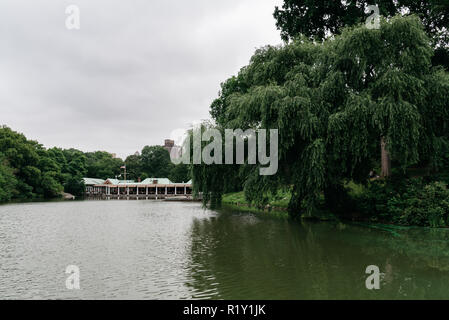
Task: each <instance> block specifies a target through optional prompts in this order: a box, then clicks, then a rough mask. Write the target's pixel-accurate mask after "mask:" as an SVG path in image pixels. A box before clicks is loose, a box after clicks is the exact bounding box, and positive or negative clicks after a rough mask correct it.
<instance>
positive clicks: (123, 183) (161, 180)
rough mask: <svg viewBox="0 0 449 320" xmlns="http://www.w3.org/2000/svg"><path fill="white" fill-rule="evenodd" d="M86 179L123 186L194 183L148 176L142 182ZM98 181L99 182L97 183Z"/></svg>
mask: <svg viewBox="0 0 449 320" xmlns="http://www.w3.org/2000/svg"><path fill="white" fill-rule="evenodd" d="M83 179H84V181H86V180H89V182H90V183H86V182H85V184H86V185H87V184H93V185H104V184H106V181H109V183H110V184H112V185H121V186H126V185H132V186H136V185H150V184H156V183H155V182H157V184H158V185H186V184H192V180H190V181H188V182H186V183H174V182H171V181H170V179H168V178H146V179H145V180H143V181H142V182H136V181H134V180H118V179H111V178H108V179H106V180H102V179H92V178H83ZM95 182H97V183H95Z"/></svg>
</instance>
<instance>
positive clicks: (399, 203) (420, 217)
mask: <svg viewBox="0 0 449 320" xmlns="http://www.w3.org/2000/svg"><path fill="white" fill-rule="evenodd" d="M356 198H357V206H358V209H359V211H360V212H362V213H363V214H364V215H365V216H366V217H370V218H371V219H372V220H381V221H390V222H394V223H397V224H402V225H418V226H430V227H444V226H446V227H447V226H449V189H448V188H447V184H445V183H443V182H438V181H435V182H426V181H425V179H423V178H412V179H403V178H401V179H398V180H396V181H389V182H385V181H374V182H371V183H370V184H369V185H368V187H367V189H366V191H365V192H364V193H362V194H361V195H359V196H358V197H356Z"/></svg>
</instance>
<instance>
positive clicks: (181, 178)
mask: <svg viewBox="0 0 449 320" xmlns="http://www.w3.org/2000/svg"><path fill="white" fill-rule="evenodd" d="M168 178H169V179H170V181H172V182H176V183H182V182H187V181H189V180H190V167H189V165H187V164H184V163H180V164H178V165H175V166H173V169H172V170H171V172H170V175H169V176H168Z"/></svg>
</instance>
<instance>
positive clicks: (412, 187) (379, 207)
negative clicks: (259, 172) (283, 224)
mask: <svg viewBox="0 0 449 320" xmlns="http://www.w3.org/2000/svg"><path fill="white" fill-rule="evenodd" d="M448 182H449V176H444V175H439V176H423V177H404V176H398V175H394V176H393V177H392V178H391V179H388V180H383V179H375V180H371V181H370V182H369V183H368V184H366V185H361V184H355V183H354V182H350V183H347V184H346V186H345V187H346V189H347V195H348V198H347V199H346V203H347V205H346V208H345V210H342V209H339V210H338V211H336V212H332V210H330V209H326V207H325V204H324V201H321V205H320V206H319V208H317V210H316V212H315V214H314V215H312V216H309V215H306V214H299V215H298V216H300V217H301V218H313V219H320V220H334V219H339V218H341V219H350V220H355V221H367V222H371V223H385V224H395V225H401V226H423V227H433V228H438V227H449V188H448ZM290 199H291V192H289V191H285V190H284V191H279V192H278V193H277V195H276V196H271V197H267V198H266V199H265V201H264V204H263V205H260V204H257V203H253V202H251V201H249V200H248V199H247V198H245V193H244V192H243V191H241V192H233V193H227V194H225V195H223V198H222V204H223V206H225V207H231V208H235V209H239V210H242V211H249V212H270V213H275V214H276V215H279V214H280V213H281V214H283V215H285V216H287V210H288V204H289V201H290ZM322 200H324V197H323V198H322Z"/></svg>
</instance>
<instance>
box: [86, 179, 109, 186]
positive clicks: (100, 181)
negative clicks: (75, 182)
mask: <svg viewBox="0 0 449 320" xmlns="http://www.w3.org/2000/svg"><path fill="white" fill-rule="evenodd" d="M83 181H84V184H85V185H96V184H103V183H104V181H105V180H103V179H97V178H83Z"/></svg>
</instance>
